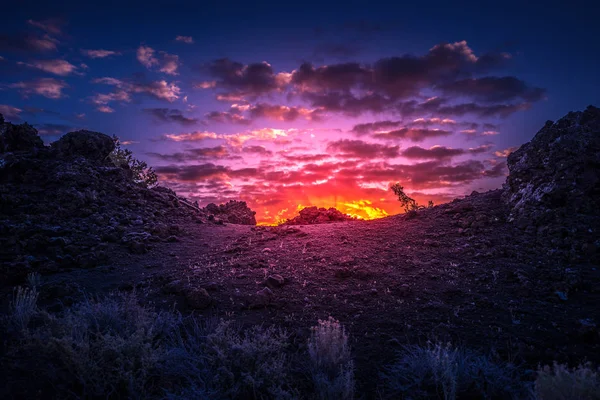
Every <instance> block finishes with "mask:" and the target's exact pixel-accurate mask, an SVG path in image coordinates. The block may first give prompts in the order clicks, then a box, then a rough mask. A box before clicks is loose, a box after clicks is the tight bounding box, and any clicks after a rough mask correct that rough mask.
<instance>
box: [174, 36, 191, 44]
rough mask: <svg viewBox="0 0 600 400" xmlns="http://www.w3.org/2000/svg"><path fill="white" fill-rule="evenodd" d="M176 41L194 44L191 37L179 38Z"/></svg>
mask: <svg viewBox="0 0 600 400" xmlns="http://www.w3.org/2000/svg"><path fill="white" fill-rule="evenodd" d="M175 40H176V41H178V42H183V43H187V44H194V39H193V38H192V37H191V36H177V37H176V38H175Z"/></svg>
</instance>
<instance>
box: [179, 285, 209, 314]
mask: <svg viewBox="0 0 600 400" xmlns="http://www.w3.org/2000/svg"><path fill="white" fill-rule="evenodd" d="M185 300H186V301H187V304H188V305H189V306H190V307H192V308H195V309H197V310H204V309H206V308H208V307H210V305H211V304H212V302H213V300H212V297H210V294H208V292H207V291H206V289H204V288H188V289H187V290H186V291H185Z"/></svg>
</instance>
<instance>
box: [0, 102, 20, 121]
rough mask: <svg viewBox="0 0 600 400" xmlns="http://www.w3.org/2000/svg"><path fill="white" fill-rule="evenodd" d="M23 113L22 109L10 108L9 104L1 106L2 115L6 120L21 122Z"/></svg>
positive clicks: (0, 112)
mask: <svg viewBox="0 0 600 400" xmlns="http://www.w3.org/2000/svg"><path fill="white" fill-rule="evenodd" d="M22 112H23V110H21V109H20V108H17V107H13V106H9V105H7V104H0V114H2V115H3V116H4V118H6V119H9V120H17V121H18V120H20V119H21V116H20V114H21V113H22Z"/></svg>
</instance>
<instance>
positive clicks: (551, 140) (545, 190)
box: [504, 106, 600, 256]
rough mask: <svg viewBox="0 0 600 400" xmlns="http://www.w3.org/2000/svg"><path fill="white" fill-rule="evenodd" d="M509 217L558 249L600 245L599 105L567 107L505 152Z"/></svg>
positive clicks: (579, 250)
mask: <svg viewBox="0 0 600 400" xmlns="http://www.w3.org/2000/svg"><path fill="white" fill-rule="evenodd" d="M508 169H509V176H508V178H507V180H506V184H505V185H504V199H505V201H506V202H507V204H508V205H509V207H510V215H509V221H513V222H514V223H516V224H517V225H518V226H520V227H522V228H523V229H526V230H529V231H530V232H533V233H536V234H537V237H538V240H541V241H547V242H548V244H549V245H550V246H552V247H554V248H555V249H556V250H557V252H566V253H568V254H570V255H571V256H575V255H577V254H579V255H581V254H586V253H590V252H592V253H594V252H595V251H596V250H597V247H598V246H600V241H599V240H598V238H599V237H600V236H599V235H600V218H599V216H598V215H599V214H598V209H600V109H599V108H596V107H592V106H590V107H588V108H587V109H586V110H585V111H583V112H570V113H569V114H567V115H566V116H565V117H563V118H561V119H559V120H558V121H556V122H552V121H548V122H547V123H546V125H545V126H544V127H543V128H542V129H541V130H540V131H539V132H538V133H537V134H536V135H535V137H534V138H533V139H532V140H531V141H530V142H529V143H526V144H524V145H523V146H521V147H520V148H519V149H518V150H517V151H515V152H514V153H512V154H511V155H510V156H509V157H508Z"/></svg>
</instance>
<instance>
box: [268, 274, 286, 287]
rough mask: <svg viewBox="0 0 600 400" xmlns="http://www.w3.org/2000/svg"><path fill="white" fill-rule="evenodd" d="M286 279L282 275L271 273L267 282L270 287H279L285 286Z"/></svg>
mask: <svg viewBox="0 0 600 400" xmlns="http://www.w3.org/2000/svg"><path fill="white" fill-rule="evenodd" d="M284 283H285V279H284V278H283V277H282V276H281V275H270V276H269V277H268V278H267V281H266V282H265V284H266V285H267V286H268V287H270V288H278V287H281V286H283V284H284Z"/></svg>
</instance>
